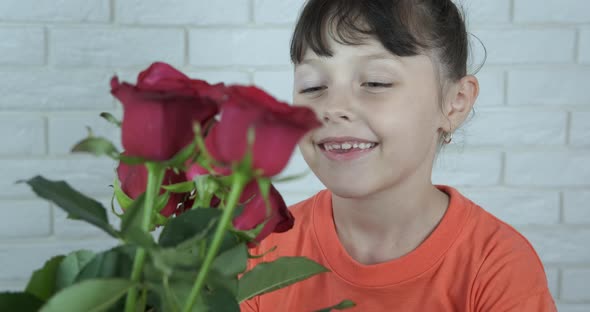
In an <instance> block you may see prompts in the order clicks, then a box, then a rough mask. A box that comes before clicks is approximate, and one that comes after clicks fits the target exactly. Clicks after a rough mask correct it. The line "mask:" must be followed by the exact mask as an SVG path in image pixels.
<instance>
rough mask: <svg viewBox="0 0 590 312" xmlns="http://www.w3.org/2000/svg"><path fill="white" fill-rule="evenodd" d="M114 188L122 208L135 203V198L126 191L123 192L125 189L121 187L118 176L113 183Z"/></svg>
mask: <svg viewBox="0 0 590 312" xmlns="http://www.w3.org/2000/svg"><path fill="white" fill-rule="evenodd" d="M113 188H114V194H115V198H117V202H118V203H119V205H120V206H121V208H123V210H125V209H127V208H129V206H131V205H132V204H133V199H132V198H131V197H129V196H127V194H125V192H123V190H122V189H121V184H120V182H119V179H118V178H115V182H114V183H113Z"/></svg>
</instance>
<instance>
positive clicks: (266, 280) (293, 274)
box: [238, 257, 329, 302]
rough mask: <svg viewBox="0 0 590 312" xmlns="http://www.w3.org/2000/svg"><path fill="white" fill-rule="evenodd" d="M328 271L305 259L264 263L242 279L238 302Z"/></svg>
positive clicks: (287, 259) (287, 258) (284, 259)
mask: <svg viewBox="0 0 590 312" xmlns="http://www.w3.org/2000/svg"><path fill="white" fill-rule="evenodd" d="M328 271H329V270H328V269H326V268H325V267H323V266H322V265H320V264H319V263H317V262H314V261H312V260H310V259H307V258H305V257H282V258H279V259H277V260H275V261H273V262H263V263H260V264H258V265H257V266H255V267H254V268H253V269H252V270H250V271H248V272H246V273H245V274H244V275H243V276H242V278H241V279H240V282H239V289H238V301H239V302H242V301H244V300H247V299H250V298H252V297H254V296H258V295H262V294H265V293H268V292H271V291H273V290H277V289H280V288H283V287H285V286H289V285H291V284H294V283H296V282H299V281H302V280H305V279H307V278H309V277H312V276H314V275H316V274H319V273H324V272H328Z"/></svg>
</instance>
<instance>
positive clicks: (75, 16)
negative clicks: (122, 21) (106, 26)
mask: <svg viewBox="0 0 590 312" xmlns="http://www.w3.org/2000/svg"><path fill="white" fill-rule="evenodd" d="M109 3H110V1H105V0H60V1H59V2H58V3H56V2H53V1H38V0H2V1H0V20H2V21H32V22H40V21H46V22H108V20H109V16H110V13H109Z"/></svg>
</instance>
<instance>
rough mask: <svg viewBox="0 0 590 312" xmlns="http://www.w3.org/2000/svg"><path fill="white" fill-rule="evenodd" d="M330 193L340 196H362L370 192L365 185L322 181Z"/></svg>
mask: <svg viewBox="0 0 590 312" xmlns="http://www.w3.org/2000/svg"><path fill="white" fill-rule="evenodd" d="M324 185H326V187H327V188H328V189H329V190H330V191H331V192H332V194H334V195H336V196H338V197H342V198H362V197H366V196H368V195H369V194H371V190H370V189H369V188H367V185H366V184H365V185H362V186H361V185H358V184H356V183H348V184H347V183H342V181H338V182H333V183H324Z"/></svg>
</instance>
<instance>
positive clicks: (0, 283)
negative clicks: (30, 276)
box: [0, 279, 28, 292]
mask: <svg viewBox="0 0 590 312" xmlns="http://www.w3.org/2000/svg"><path fill="white" fill-rule="evenodd" d="M27 282H28V281H27V280H24V279H21V280H0V292H4V291H13V292H14V291H23V290H25V288H26V287H27Z"/></svg>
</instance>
